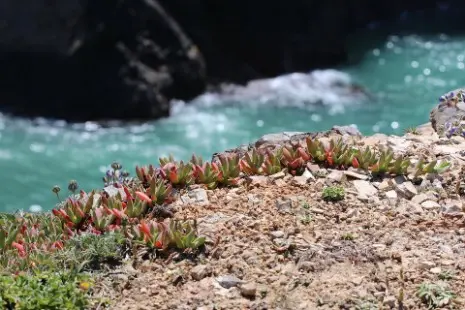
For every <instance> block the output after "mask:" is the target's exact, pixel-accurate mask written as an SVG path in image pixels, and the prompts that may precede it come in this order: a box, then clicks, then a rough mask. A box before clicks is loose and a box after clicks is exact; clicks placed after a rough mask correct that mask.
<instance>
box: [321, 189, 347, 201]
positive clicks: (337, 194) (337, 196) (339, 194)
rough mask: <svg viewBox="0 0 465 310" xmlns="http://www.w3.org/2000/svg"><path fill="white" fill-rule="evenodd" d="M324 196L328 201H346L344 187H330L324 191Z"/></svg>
mask: <svg viewBox="0 0 465 310" xmlns="http://www.w3.org/2000/svg"><path fill="white" fill-rule="evenodd" d="M322 196H323V199H324V200H327V201H339V200H342V199H344V197H345V190H344V187H342V186H328V187H325V188H324V189H323V195H322Z"/></svg>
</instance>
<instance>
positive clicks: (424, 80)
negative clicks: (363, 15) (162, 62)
mask: <svg viewBox="0 0 465 310" xmlns="http://www.w3.org/2000/svg"><path fill="white" fill-rule="evenodd" d="M417 18H419V19H420V24H425V23H424V22H423V23H422V22H421V20H422V18H423V21H424V18H425V17H424V16H422V15H421V14H420V16H419V17H417ZM428 18H431V17H428ZM438 18H439V20H441V18H442V17H441V16H440V17H438ZM414 19H415V18H414ZM405 20H406V17H405V16H401V19H400V21H397V24H394V25H389V26H388V27H387V28H386V27H384V28H383V27H381V26H379V25H376V24H373V25H370V27H371V28H372V30H365V34H364V36H363V38H364V39H363V40H361V39H360V38H361V37H357V36H355V37H354V38H353V39H352V41H351V42H352V43H351V55H352V56H351V64H347V65H345V66H341V67H337V68H332V69H328V70H319V71H314V72H309V73H299V74H297V73H296V74H289V75H285V76H281V77H276V78H273V79H269V80H263V81H256V82H252V83H250V85H248V86H246V87H234V86H232V87H231V91H230V93H229V94H228V95H217V94H211V93H210V94H204V95H202V96H199V97H198V98H197V99H195V100H193V102H191V103H189V104H186V103H184V102H179V101H177V102H173V116H172V117H170V118H168V119H162V120H159V121H153V122H147V123H144V124H119V125H115V126H112V127H108V128H103V127H101V126H99V125H98V124H95V123H85V124H75V125H69V124H66V123H65V122H63V121H52V120H44V119H36V120H33V121H31V120H24V119H18V118H10V117H6V116H0V197H1V200H0V211H9V212H12V211H16V210H21V209H22V210H28V211H29V210H32V211H37V210H50V209H51V208H53V207H54V205H55V203H56V202H57V198H56V197H55V196H54V194H53V193H52V191H51V188H52V186H54V185H59V186H61V188H62V191H63V192H66V188H67V183H68V181H69V180H70V179H75V180H77V181H78V182H79V184H80V187H81V188H82V189H84V190H91V189H93V188H99V187H101V186H102V181H101V178H102V176H103V175H104V173H105V171H106V169H108V166H109V164H110V163H111V162H112V161H115V160H116V161H119V162H120V163H121V164H122V165H123V167H124V168H127V169H128V171H129V172H131V174H133V172H134V167H135V166H136V165H144V164H149V163H154V164H156V163H157V162H158V158H159V157H160V156H166V155H168V154H173V155H174V156H175V157H176V158H178V159H187V158H189V157H190V156H191V154H192V153H196V154H199V155H202V156H203V157H204V158H210V156H211V155H212V153H214V152H217V151H221V150H224V149H227V148H231V147H235V146H237V145H239V144H242V143H248V142H251V141H253V140H254V139H257V138H259V137H260V136H262V135H264V134H266V133H271V132H281V131H319V130H327V129H330V128H331V127H332V126H333V125H353V126H357V128H358V129H359V130H360V131H361V132H362V133H364V134H372V133H375V132H381V133H386V134H402V132H403V131H404V130H405V129H406V128H407V127H411V126H416V125H420V124H423V123H426V122H428V119H429V112H430V110H431V109H432V108H433V107H434V105H435V104H436V103H437V100H438V97H439V96H440V95H442V94H443V93H445V92H447V91H449V90H452V89H454V88H457V87H460V86H463V85H465V74H464V73H465V34H459V33H455V32H453V31H448V30H447V29H445V30H444V31H442V30H441V31H436V30H434V29H433V30H429V31H418V30H417V29H416V28H415V27H413V28H412V29H411V30H407V31H400V30H397V27H399V28H403V29H405V28H408V27H405V25H403V27H401V26H402V25H400V24H399V23H402V22H405ZM430 20H431V19H430ZM412 24H418V23H415V20H414V22H413V23H412ZM431 24H434V23H428V25H431ZM367 31H368V32H369V33H368V34H367V33H366V32H367ZM357 38H358V39H357ZM351 83H356V84H357V85H361V86H362V87H363V89H364V90H365V92H366V93H367V94H368V95H363V94H361V93H355V94H354V93H353V92H351V91H350V89H349V88H348V85H351ZM63 192H62V196H64V195H63V194H64V193H63Z"/></svg>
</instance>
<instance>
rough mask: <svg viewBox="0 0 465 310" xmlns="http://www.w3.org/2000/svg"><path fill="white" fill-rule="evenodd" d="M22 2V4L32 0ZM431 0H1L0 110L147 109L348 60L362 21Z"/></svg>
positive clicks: (133, 114) (118, 112)
mask: <svg viewBox="0 0 465 310" xmlns="http://www.w3.org/2000/svg"><path fill="white" fill-rule="evenodd" d="M29 2H30V3H29ZM435 6H436V1H433V0H421V1H420V0H404V1H392V0H390V1H385V0H383V1H381V0H380V1H371V0H363V1H360V0H357V1H356V0H350V1H343V0H327V1H309V0H306V1H304V0H292V1H287V2H282V1H264V0H256V1H246V0H235V1H221V2H218V1H214V0H191V1H181V0H170V1H168V0H131V1H125V0H120V1H110V0H101V1H87V0H63V1H50V0H36V1H28V2H27V3H26V1H18V0H4V1H2V2H1V4H0V67H1V71H0V105H1V107H2V109H3V111H8V112H11V113H14V114H20V115H26V116H46V117H58V118H64V119H68V120H91V119H105V118H117V119H138V118H140V119H152V118H158V117H163V116H168V114H169V103H168V101H169V99H172V98H179V99H190V98H192V97H194V96H196V95H198V94H200V93H202V92H203V91H204V90H205V88H206V86H207V84H208V83H209V82H213V81H224V80H229V81H234V82H245V81H247V80H249V79H252V78H259V77H267V76H273V75H277V74H282V73H286V72H291V71H303V70H310V69H312V68H318V67H326V66H331V65H334V64H337V63H339V62H341V61H344V60H345V58H346V50H345V39H346V37H347V35H348V34H349V33H351V32H353V31H354V30H355V29H357V28H358V27H362V26H364V25H366V24H367V23H369V22H371V21H375V20H380V19H386V18H391V17H395V16H398V15H399V14H400V13H401V12H403V11H405V10H416V9H425V8H433V7H435Z"/></svg>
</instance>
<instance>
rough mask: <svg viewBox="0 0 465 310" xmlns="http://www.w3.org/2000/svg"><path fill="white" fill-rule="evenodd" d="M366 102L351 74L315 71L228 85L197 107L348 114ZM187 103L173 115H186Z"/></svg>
mask: <svg viewBox="0 0 465 310" xmlns="http://www.w3.org/2000/svg"><path fill="white" fill-rule="evenodd" d="M365 99H366V94H365V93H364V92H363V91H362V89H361V88H357V85H355V84H354V82H353V80H352V78H351V77H350V75H348V74H347V73H345V72H341V71H338V70H333V69H328V70H315V71H312V72H310V73H308V74H306V73H291V74H285V75H281V76H277V77H274V78H268V79H259V80H253V81H250V82H249V83H247V84H246V85H245V86H239V85H232V84H229V85H224V86H223V87H222V91H220V92H207V93H205V94H203V95H200V96H199V97H197V98H196V99H194V100H193V102H192V103H193V105H194V106H196V107H204V108H205V107H212V106H215V105H231V104H233V105H238V104H247V105H248V106H251V105H252V106H253V105H268V106H277V107H301V108H308V107H310V108H311V107H312V106H313V107H314V106H318V105H323V106H327V107H328V109H329V110H333V113H340V112H344V109H343V107H344V106H346V105H350V104H357V103H360V102H363V101H364V100H365ZM185 109H186V104H185V103H184V102H182V101H173V107H172V112H173V114H178V113H184V112H185V111H186V110H185Z"/></svg>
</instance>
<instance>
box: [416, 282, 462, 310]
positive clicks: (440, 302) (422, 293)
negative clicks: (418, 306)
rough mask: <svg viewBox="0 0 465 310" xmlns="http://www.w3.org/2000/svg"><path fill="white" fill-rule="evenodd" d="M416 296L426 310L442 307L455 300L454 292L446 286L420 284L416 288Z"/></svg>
mask: <svg viewBox="0 0 465 310" xmlns="http://www.w3.org/2000/svg"><path fill="white" fill-rule="evenodd" d="M417 296H418V297H419V298H420V299H421V301H422V302H423V303H424V304H425V305H426V306H427V307H428V309H437V308H441V307H444V306H446V305H447V304H449V303H450V302H451V301H452V300H453V299H454V298H455V294H454V292H452V291H451V290H450V289H449V288H448V287H447V286H445V285H439V284H436V283H422V284H421V285H420V286H419V287H418V291H417Z"/></svg>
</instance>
